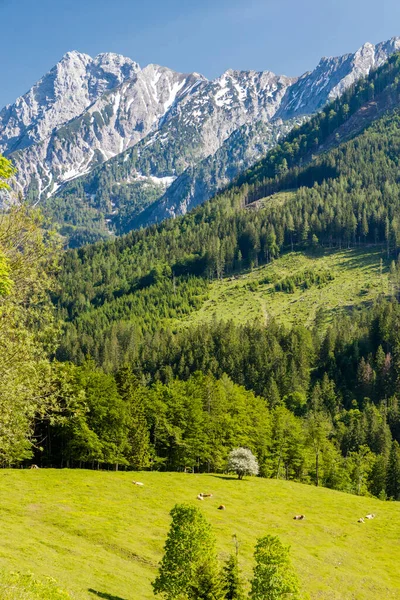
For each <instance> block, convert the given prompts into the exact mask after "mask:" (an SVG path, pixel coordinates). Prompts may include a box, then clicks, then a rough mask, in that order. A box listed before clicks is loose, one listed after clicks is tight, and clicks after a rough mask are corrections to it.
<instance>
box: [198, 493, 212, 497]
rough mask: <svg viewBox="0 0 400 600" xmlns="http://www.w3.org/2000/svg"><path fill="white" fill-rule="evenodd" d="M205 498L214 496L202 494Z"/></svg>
mask: <svg viewBox="0 0 400 600" xmlns="http://www.w3.org/2000/svg"><path fill="white" fill-rule="evenodd" d="M200 496H203V498H212V494H200Z"/></svg>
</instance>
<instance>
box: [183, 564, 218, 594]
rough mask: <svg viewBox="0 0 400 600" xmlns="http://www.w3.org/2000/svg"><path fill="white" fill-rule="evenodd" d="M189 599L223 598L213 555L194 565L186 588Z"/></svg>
mask: <svg viewBox="0 0 400 600" xmlns="http://www.w3.org/2000/svg"><path fill="white" fill-rule="evenodd" d="M187 596H188V599H189V600H224V599H225V598H226V596H225V592H224V587H223V580H222V578H221V573H220V571H219V568H218V563H217V561H216V560H215V557H211V559H210V560H207V561H202V562H200V563H199V565H198V566H197V567H196V570H195V572H194V577H193V581H192V583H191V584H190V586H189V589H188V594H187Z"/></svg>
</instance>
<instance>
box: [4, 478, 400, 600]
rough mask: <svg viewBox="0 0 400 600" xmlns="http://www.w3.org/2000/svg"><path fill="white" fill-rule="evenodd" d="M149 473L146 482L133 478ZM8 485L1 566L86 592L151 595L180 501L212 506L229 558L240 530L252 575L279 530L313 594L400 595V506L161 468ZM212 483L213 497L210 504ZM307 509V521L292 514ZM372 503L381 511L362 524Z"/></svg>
mask: <svg viewBox="0 0 400 600" xmlns="http://www.w3.org/2000/svg"><path fill="white" fill-rule="evenodd" d="M139 478H140V480H141V481H143V482H144V484H145V486H144V487H138V486H134V485H133V484H132V481H133V480H134V479H139ZM0 490H1V492H0V507H1V508H0V510H1V529H2V543H1V547H0V569H1V570H3V571H5V572H9V571H15V570H19V571H23V572H26V571H32V572H34V573H35V575H36V576H37V578H38V579H40V580H44V578H45V577H47V576H50V577H54V578H55V579H56V580H57V581H58V584H59V587H60V588H62V589H63V590H65V591H66V592H69V593H70V594H71V595H72V597H73V598H76V599H89V598H92V599H94V598H96V597H101V598H107V599H109V600H110V599H112V600H139V599H147V598H152V591H151V586H150V582H151V580H152V579H153V578H154V575H155V573H156V567H157V563H158V561H159V560H160V558H161V554H162V547H163V543H164V540H165V536H166V533H167V531H168V527H169V515H168V513H169V510H170V509H171V508H172V506H173V505H174V504H175V503H176V502H189V503H192V502H193V503H196V505H200V504H201V509H202V510H203V511H204V514H205V515H206V517H207V519H208V520H209V521H210V522H211V523H212V525H213V529H214V531H215V534H216V536H217V548H218V551H219V553H220V557H221V558H224V557H225V556H226V555H227V553H228V552H230V551H231V550H232V548H233V546H232V541H231V538H232V534H237V535H238V537H239V540H240V542H241V546H240V560H241V565H242V568H243V571H244V573H245V575H246V576H250V575H251V569H252V553H253V546H254V543H255V540H256V538H257V537H258V536H260V535H264V534H267V533H272V534H277V535H279V536H280V537H281V539H282V540H283V541H284V542H285V543H288V544H290V545H291V547H292V550H291V553H292V557H293V562H294V564H295V567H296V569H297V571H298V573H299V576H300V579H301V582H302V585H303V589H304V590H305V591H306V592H307V593H308V594H309V596H310V598H311V599H312V600H314V599H317V598H318V599H319V600H322V599H326V600H327V599H329V600H339V599H340V600H350V599H355V598H357V600H368V599H370V600H376V599H377V598H382V599H385V600H389V599H391V598H393V599H394V598H400V573H399V570H398V564H399V560H400V542H399V536H398V531H399V529H398V522H399V518H400V504H399V503H384V502H380V501H379V500H374V499H368V498H365V497H357V496H352V495H347V494H343V493H340V492H335V491H331V490H328V489H323V488H314V487H310V486H306V485H301V484H296V483H291V482H285V481H276V480H263V479H247V480H245V481H242V482H239V481H237V480H236V479H233V478H229V477H224V476H213V475H192V474H176V473H168V474H161V473H155V472H153V473H140V475H135V474H134V473H114V472H92V471H67V470H63V471H53V470H40V471H27V470H24V471H16V470H14V471H9V470H4V471H2V472H1V473H0ZM201 491H203V492H204V491H210V492H213V494H214V497H213V498H211V499H210V500H208V501H204V502H202V503H199V502H198V501H196V499H195V498H196V495H197V494H198V493H199V492H201ZM220 503H224V504H225V505H226V511H223V512H220V511H218V510H217V506H218V505H219V504H220ZM299 512H302V513H304V514H305V515H306V520H305V521H303V522H297V521H293V519H292V517H293V515H294V514H296V513H299ZM368 512H374V513H376V518H375V519H374V520H373V521H368V522H366V523H365V524H359V523H357V519H358V518H359V517H360V516H363V515H365V514H367V513H368ZM96 592H97V593H96ZM31 597H33V598H36V596H33V595H32V596H29V595H15V596H10V595H5V594H4V593H3V592H2V591H1V585H0V598H11V599H12V598H31ZM49 597H50V598H52V597H53V596H49ZM60 597H62V596H60Z"/></svg>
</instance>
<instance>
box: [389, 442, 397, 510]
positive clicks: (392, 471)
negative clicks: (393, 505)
mask: <svg viewBox="0 0 400 600" xmlns="http://www.w3.org/2000/svg"><path fill="white" fill-rule="evenodd" d="M386 494H387V496H388V498H393V500H400V446H399V443H398V442H397V440H394V441H393V443H392V448H391V450H390V455H389V463H388V467H387V475H386Z"/></svg>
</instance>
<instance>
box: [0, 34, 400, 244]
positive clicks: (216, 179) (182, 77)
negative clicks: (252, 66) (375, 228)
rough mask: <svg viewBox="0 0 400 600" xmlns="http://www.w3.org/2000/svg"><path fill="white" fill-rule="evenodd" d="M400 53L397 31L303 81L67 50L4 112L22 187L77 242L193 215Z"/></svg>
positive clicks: (2, 135) (4, 132)
mask: <svg viewBox="0 0 400 600" xmlns="http://www.w3.org/2000/svg"><path fill="white" fill-rule="evenodd" d="M398 49H400V38H393V39H391V40H389V41H387V42H383V43H380V44H377V45H376V46H374V45H372V44H370V43H366V44H365V45H364V46H363V47H362V48H360V49H359V50H358V51H357V52H355V53H354V54H346V55H344V56H341V57H337V58H322V59H321V61H320V62H319V64H318V66H317V67H316V68H315V69H314V70H313V71H312V72H307V73H305V74H303V75H302V76H301V77H286V76H281V75H275V74H274V73H271V72H270V71H264V72H254V71H234V70H228V71H226V72H225V73H224V74H223V75H222V76H221V77H219V78H217V79H215V80H213V81H208V80H207V79H206V78H205V77H203V76H202V75H199V74H198V73H189V74H187V73H186V74H182V73H176V72H174V71H172V70H171V69H168V68H166V67H160V66H158V65H148V66H147V67H145V68H143V69H141V68H140V67H139V65H138V64H137V63H135V62H134V61H132V60H131V59H129V58H125V57H123V56H120V55H117V54H111V53H106V54H100V55H98V56H97V57H96V58H94V59H93V58H91V57H90V56H88V55H86V54H81V53H79V52H75V51H74V52H68V53H67V54H66V55H65V56H64V57H63V58H62V59H61V61H60V62H59V63H58V64H57V65H56V66H55V67H54V68H53V69H52V70H51V71H50V72H49V73H47V74H46V75H45V76H44V77H43V78H42V79H41V80H40V81H39V82H37V83H36V84H35V85H34V86H33V87H32V88H31V90H29V92H27V93H26V94H25V95H24V96H22V97H20V98H18V99H17V100H16V102H15V103H14V104H12V105H9V106H6V107H5V108H4V109H3V110H2V111H1V113H0V153H2V154H3V155H4V156H6V157H8V158H10V159H11V160H12V162H13V163H14V165H15V166H16V168H17V177H16V179H15V181H14V183H13V194H14V195H15V194H16V193H17V194H21V195H22V196H23V197H25V198H27V199H28V200H29V201H30V202H33V203H37V202H40V203H41V205H42V207H43V209H44V211H45V212H46V213H47V214H48V215H50V217H51V218H52V219H53V220H54V221H55V222H56V223H58V224H59V226H60V231H61V233H62V234H63V235H65V236H66V238H67V240H68V241H69V244H70V245H71V246H80V245H82V244H84V243H87V242H90V241H96V240H97V239H101V238H107V237H109V236H110V235H114V234H117V235H119V234H122V233H126V232H128V231H130V230H131V229H135V228H138V227H141V226H146V225H148V224H150V223H154V222H160V221H162V220H163V219H165V218H167V217H174V216H176V215H181V214H185V213H186V212H187V211H188V210H189V209H191V208H193V207H194V206H196V205H198V204H201V203H202V202H204V201H205V200H207V199H208V198H210V197H211V196H212V195H214V194H215V193H216V192H217V191H218V190H219V189H222V188H224V187H225V186H226V185H227V184H229V183H230V182H231V181H232V180H234V179H235V177H236V176H237V175H238V174H239V173H240V172H241V171H243V170H244V169H246V168H247V167H249V166H251V165H252V164H254V163H255V162H256V161H257V160H258V159H260V158H261V157H262V156H263V155H265V154H266V152H267V151H268V150H269V149H270V148H271V147H273V146H274V145H275V144H276V143H277V142H278V141H279V140H280V139H281V138H282V136H284V135H285V134H287V133H288V132H289V131H290V130H291V129H292V128H293V127H294V126H297V125H300V124H301V123H302V122H303V121H304V120H305V119H307V118H309V116H310V115H312V114H314V113H315V112H316V111H318V110H319V109H320V108H322V107H323V106H324V105H325V104H326V102H327V101H329V100H332V99H334V98H336V97H338V96H339V95H340V94H341V93H342V92H343V91H344V90H345V89H347V88H348V87H349V86H350V85H352V84H353V83H354V82H355V81H357V80H358V79H359V78H360V77H362V76H365V75H367V74H368V73H369V72H370V70H371V69H372V68H376V67H378V66H379V65H381V64H382V63H383V62H384V61H385V60H386V59H387V58H388V57H389V56H391V55H392V54H393V53H394V52H396V51H397V50H398Z"/></svg>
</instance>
